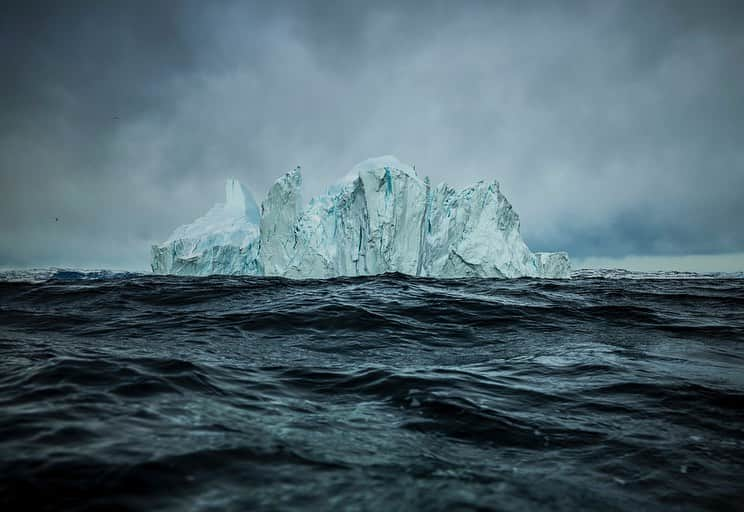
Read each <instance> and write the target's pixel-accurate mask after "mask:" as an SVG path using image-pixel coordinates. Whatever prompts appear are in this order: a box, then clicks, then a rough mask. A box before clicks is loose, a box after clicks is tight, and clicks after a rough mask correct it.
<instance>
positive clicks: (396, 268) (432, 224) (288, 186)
mask: <svg viewBox="0 0 744 512" xmlns="http://www.w3.org/2000/svg"><path fill="white" fill-rule="evenodd" d="M301 188H302V175H301V169H300V168H299V167H297V168H296V169H294V170H292V171H290V172H288V173H286V174H285V175H284V176H281V177H280V178H279V179H277V180H276V182H275V183H274V184H273V185H272V186H271V188H270V189H269V191H268V194H267V195H266V198H265V199H264V201H263V202H262V203H261V208H260V212H259V209H258V207H257V206H256V203H255V201H254V200H253V198H252V197H251V195H250V194H249V193H248V192H247V191H246V190H245V189H244V188H243V187H242V186H241V185H240V183H238V182H237V181H236V180H228V181H227V184H226V201H225V203H218V204H217V205H215V206H214V207H213V208H212V209H211V210H210V211H209V212H208V213H207V214H206V215H205V216H204V217H201V218H199V219H197V220H196V221H195V222H194V223H192V224H188V225H185V226H181V227H179V228H178V229H176V230H175V231H174V232H173V234H172V235H171V236H170V237H169V238H168V240H166V241H165V242H163V243H162V244H159V245H156V246H153V248H152V269H153V272H156V273H169V274H185V275H208V274H249V275H266V276H283V277H290V278H329V277H336V276H361V275H375V274H382V273H385V272H401V273H404V274H409V275H414V276H425V277H453V278H454V277H497V278H513V277H523V276H530V277H543V278H567V277H569V274H570V271H571V266H570V262H569V259H568V255H567V254H566V253H565V252H557V253H533V252H531V251H530V250H529V248H528V247H527V244H525V242H524V240H523V239H522V236H521V234H520V231H519V229H520V228H519V216H518V215H517V213H516V212H515V211H514V209H513V208H512V206H511V204H510V203H509V201H508V200H507V199H506V197H505V196H504V195H503V194H502V192H501V190H500V187H499V183H498V182H497V181H496V180H493V181H490V182H486V181H480V182H478V183H476V184H475V185H472V186H470V187H466V188H464V189H462V190H456V189H454V188H451V187H450V186H448V185H446V184H444V183H443V184H440V185H437V186H436V187H432V186H431V183H430V180H429V178H428V177H427V178H424V179H421V178H420V177H419V176H418V175H417V174H416V171H415V169H414V168H413V167H411V166H410V165H407V164H404V163H401V162H400V161H399V160H398V159H397V158H395V157H393V156H384V157H379V158H372V159H369V160H365V161H364V162H361V163H360V164H357V165H356V166H355V167H354V168H353V169H352V170H351V171H350V172H349V173H348V174H347V175H346V176H345V177H344V178H343V179H341V180H340V181H339V182H338V183H336V184H335V185H333V186H332V187H330V188H329V189H328V191H327V192H326V193H325V194H323V195H320V196H318V197H315V198H313V199H312V200H311V201H310V203H309V204H308V205H307V206H305V207H303V205H302V199H301V197H302V194H301Z"/></svg>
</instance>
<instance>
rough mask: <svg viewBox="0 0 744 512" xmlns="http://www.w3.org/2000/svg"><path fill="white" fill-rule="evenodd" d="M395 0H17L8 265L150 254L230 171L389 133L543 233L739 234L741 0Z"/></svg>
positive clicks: (532, 238)
mask: <svg viewBox="0 0 744 512" xmlns="http://www.w3.org/2000/svg"><path fill="white" fill-rule="evenodd" d="M6 4H7V3H6ZM57 4H58V3H57ZM398 4H399V3H393V2H390V3H386V2H376V3H370V2H272V3H271V4H270V5H269V3H268V2H260V3H255V4H249V3H245V2H230V1H225V2H211V3H204V2H185V1H184V2H139V1H136V2H129V3H122V2H113V1H111V2H65V3H63V4H60V5H56V4H49V3H48V2H40V3H34V2H23V3H20V2H19V3H18V4H17V5H11V4H7V5H5V6H4V7H2V8H1V9H4V12H2V13H1V14H2V15H0V59H2V62H3V63H4V72H3V77H4V78H3V80H2V81H0V111H2V113H3V114H2V116H0V232H1V233H2V241H1V242H0V265H49V264H53V265H88V266H109V267H134V268H145V267H146V266H147V264H148V256H149V252H148V251H149V244H150V243H153V242H156V241H159V240H160V239H163V238H165V237H166V236H167V235H168V234H169V232H170V231H171V230H172V229H173V228H174V227H175V226H176V225H178V224H181V223H184V222H188V221H190V220H192V219H193V218H194V217H196V216H198V215H200V214H202V213H203V212H204V211H205V210H206V209H207V208H208V207H209V206H210V205H211V204H212V203H213V202H215V201H217V200H220V198H221V180H222V179H223V178H225V177H228V176H236V177H238V178H240V179H241V180H242V181H243V182H245V183H246V184H248V185H249V186H250V187H251V188H252V189H253V190H254V192H255V193H256V195H257V196H258V197H259V199H260V197H261V196H262V195H263V194H264V192H265V190H266V189H267V188H268V186H269V185H270V184H271V182H272V181H273V180H274V179H275V178H276V177H277V176H278V175H279V174H281V173H282V172H283V171H285V170H287V169H289V168H291V167H293V166H294V165H296V164H301V165H302V166H303V170H304V172H305V181H306V184H307V189H308V190H307V192H308V194H313V193H318V192H320V191H321V190H322V189H323V188H324V187H325V186H326V185H328V184H329V183H330V182H332V181H333V180H334V179H336V178H337V177H340V176H342V175H344V174H345V173H346V171H347V170H348V169H349V168H350V167H351V166H352V165H354V163H356V162H357V161H359V160H361V159H364V158H366V157H369V156H376V155H379V154H386V153H393V154H396V155H397V156H398V157H399V158H401V159H402V160H405V161H410V162H414V163H415V164H416V168H417V169H419V170H420V171H421V172H423V173H425V174H428V175H430V176H431V177H432V179H433V180H434V181H435V182H436V181H440V180H447V181H448V182H450V183H452V184H455V185H464V184H467V183H469V182H471V181H474V180H477V179H485V178H491V177H497V178H499V180H500V181H501V182H502V185H503V188H504V190H505V192H506V194H507V196H508V197H509V198H510V200H511V201H512V203H513V204H514V206H515V208H516V209H517V211H518V212H520V215H521V218H522V228H523V233H524V235H525V238H526V239H527V241H528V243H529V244H530V245H531V247H532V248H534V249H542V250H550V249H566V250H568V251H569V252H570V253H571V254H573V255H576V256H579V257H588V256H596V257H613V256H614V257H622V256H626V255H639V254H668V255H675V254H686V253H721V252H733V251H743V250H744V230H742V229H741V228H740V222H741V220H740V219H742V218H744V202H742V201H741V190H744V140H742V137H743V136H742V134H743V133H744V92H742V88H741V84H742V83H744V66H741V65H740V63H741V62H744V9H743V8H742V4H741V2H705V3H703V2H681V1H680V2H651V3H649V2H568V3H563V4H562V5H560V6H559V5H555V4H554V3H548V2H544V3H542V2H536V3H530V5H529V6H525V5H524V3H521V2H520V3H518V2H513V3H511V2H509V3H496V2H465V3H463V4H458V5H457V6H455V5H454V4H453V3H452V2H405V3H404V2H400V4H403V5H398ZM55 217H59V219H60V221H59V222H55V220H54V218H55Z"/></svg>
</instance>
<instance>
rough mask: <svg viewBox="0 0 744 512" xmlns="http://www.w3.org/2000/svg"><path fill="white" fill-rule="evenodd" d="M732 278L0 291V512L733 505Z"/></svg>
mask: <svg viewBox="0 0 744 512" xmlns="http://www.w3.org/2000/svg"><path fill="white" fill-rule="evenodd" d="M743 343H744V279H741V276H738V277H737V276H727V275H695V274H673V273H655V274H645V275H636V274H632V273H627V272H626V273H622V272H599V271H593V272H575V273H574V274H573V275H572V279H569V280H544V279H531V278H523V279H516V280H504V279H477V278H467V279H449V280H440V279H433V278H422V277H410V276H405V275H403V274H385V275H381V276H369V277H354V278H336V279H328V280H288V279H284V278H275V277H274V278H272V277H251V276H212V277H186V276H158V275H149V274H129V273H125V274H119V273H112V272H90V273H89V272H75V271H54V270H46V271H40V272H8V273H4V274H2V279H1V280H0V351H1V353H2V357H1V358H0V408H1V410H2V414H1V415H0V506H1V507H2V509H3V510H173V511H183V510H200V511H201V510H204V511H207V510H276V509H282V510H310V509H312V510H318V509H341V510H347V509H358V510H442V511H445V510H476V509H477V510H513V511H517V510H520V511H521V510H565V511H574V510H628V511H636V510H639V509H640V510H650V509H656V510H670V509H671V510H737V509H739V507H740V506H741V503H742V501H741V500H742V496H744V481H742V479H740V478H738V475H741V474H744V408H743V407H742V403H744V372H742V367H743V365H744V352H743V351H742V346H743V345H742V344H743Z"/></svg>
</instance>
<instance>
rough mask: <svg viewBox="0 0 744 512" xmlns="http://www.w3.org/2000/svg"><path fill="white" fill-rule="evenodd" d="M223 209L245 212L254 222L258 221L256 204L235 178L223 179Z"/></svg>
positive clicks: (238, 212) (239, 212)
mask: <svg viewBox="0 0 744 512" xmlns="http://www.w3.org/2000/svg"><path fill="white" fill-rule="evenodd" d="M225 211H226V212H232V213H237V214H241V215H242V214H245V215H246V216H247V217H248V218H249V219H251V220H252V221H254V222H257V221H258V217H259V214H258V206H257V205H256V201H255V200H254V199H253V196H252V195H251V193H250V192H248V190H246V189H245V187H243V185H241V184H240V181H238V180H237V179H235V178H229V179H227V180H225Z"/></svg>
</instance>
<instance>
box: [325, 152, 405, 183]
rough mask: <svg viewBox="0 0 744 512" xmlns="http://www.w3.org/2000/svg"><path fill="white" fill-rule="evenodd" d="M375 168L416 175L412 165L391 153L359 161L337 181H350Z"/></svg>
mask: <svg viewBox="0 0 744 512" xmlns="http://www.w3.org/2000/svg"><path fill="white" fill-rule="evenodd" d="M377 169H397V170H399V171H401V172H403V173H404V174H407V175H409V176H413V177H416V178H417V177H418V176H417V174H416V170H415V169H414V168H413V166H411V165H408V164H404V163H403V162H401V161H400V160H398V158H396V157H395V156H393V155H383V156H378V157H375V158H368V159H366V160H364V161H362V162H359V163H358V164H356V165H355V166H354V167H352V168H351V170H350V171H349V172H348V173H347V174H346V175H345V176H344V177H343V178H341V179H340V180H339V182H338V183H339V184H341V185H343V184H346V183H351V182H353V181H354V180H355V179H357V178H358V177H359V175H360V174H363V173H365V172H370V171H374V170H377Z"/></svg>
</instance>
